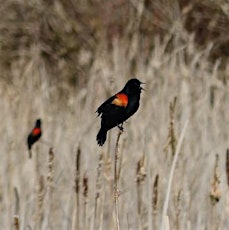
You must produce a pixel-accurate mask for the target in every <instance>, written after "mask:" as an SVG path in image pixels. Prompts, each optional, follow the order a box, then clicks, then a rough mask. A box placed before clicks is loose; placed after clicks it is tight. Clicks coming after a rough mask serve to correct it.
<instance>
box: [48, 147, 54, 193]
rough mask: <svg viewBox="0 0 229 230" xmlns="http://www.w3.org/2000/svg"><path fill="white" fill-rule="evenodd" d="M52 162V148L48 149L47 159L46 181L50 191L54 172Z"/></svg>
mask: <svg viewBox="0 0 229 230" xmlns="http://www.w3.org/2000/svg"><path fill="white" fill-rule="evenodd" d="M53 161H54V152H53V148H50V149H49V158H48V176H47V181H48V183H49V188H50V189H51V190H52V186H53V185H52V183H53V177H54V170H53Z"/></svg>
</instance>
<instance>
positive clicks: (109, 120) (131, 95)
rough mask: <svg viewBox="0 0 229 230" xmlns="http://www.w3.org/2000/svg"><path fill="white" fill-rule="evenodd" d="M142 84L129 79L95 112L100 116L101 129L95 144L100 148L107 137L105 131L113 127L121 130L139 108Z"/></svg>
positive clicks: (136, 80)
mask: <svg viewBox="0 0 229 230" xmlns="http://www.w3.org/2000/svg"><path fill="white" fill-rule="evenodd" d="M141 84H143V83H142V82H140V81H139V80H138V79H135V78H134V79H130V80H129V81H128V82H127V83H126V85H125V86H124V88H123V89H122V90H121V91H120V92H119V93H117V94H115V95H114V96H112V97H110V98H109V99H108V100H106V101H105V102H104V103H103V104H102V105H101V106H100V107H99V108H98V110H97V111H96V112H97V113H98V116H99V115H100V114H102V115H101V128H100V130H99V132H98V134H97V138H96V140H97V143H98V145H99V146H102V145H103V144H104V143H105V141H106V137H107V131H108V130H109V129H112V128H113V127H115V126H118V127H119V128H120V129H123V128H122V124H123V122H124V121H126V120H127V119H128V118H129V117H130V116H132V115H133V114H134V113H135V112H136V111H137V110H138V107H139V100H140V94H141V90H142V89H143V88H142V87H141Z"/></svg>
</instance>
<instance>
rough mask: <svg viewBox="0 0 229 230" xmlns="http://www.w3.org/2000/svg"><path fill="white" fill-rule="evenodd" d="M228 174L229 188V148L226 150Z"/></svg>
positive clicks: (228, 182) (228, 183)
mask: <svg viewBox="0 0 229 230" xmlns="http://www.w3.org/2000/svg"><path fill="white" fill-rule="evenodd" d="M226 175H227V185H228V188H229V149H227V152H226Z"/></svg>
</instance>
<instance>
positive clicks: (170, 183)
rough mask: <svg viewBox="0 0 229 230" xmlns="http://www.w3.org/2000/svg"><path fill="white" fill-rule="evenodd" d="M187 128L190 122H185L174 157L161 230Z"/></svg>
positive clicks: (162, 225)
mask: <svg viewBox="0 0 229 230" xmlns="http://www.w3.org/2000/svg"><path fill="white" fill-rule="evenodd" d="M187 126H188V120H187V121H186V122H185V125H184V128H183V130H182V132H181V135H180V138H179V140H178V144H177V148H176V152H175V155H174V158H173V162H172V167H171V171H170V174H169V182H168V188H167V192H166V197H165V202H164V206H163V211H162V222H161V230H164V229H165V221H164V220H165V218H166V216H167V209H168V205H169V197H170V192H171V187H172V180H173V175H174V171H175V166H176V162H177V159H178V155H179V153H180V149H181V144H182V142H183V139H184V135H185V131H186V128H187Z"/></svg>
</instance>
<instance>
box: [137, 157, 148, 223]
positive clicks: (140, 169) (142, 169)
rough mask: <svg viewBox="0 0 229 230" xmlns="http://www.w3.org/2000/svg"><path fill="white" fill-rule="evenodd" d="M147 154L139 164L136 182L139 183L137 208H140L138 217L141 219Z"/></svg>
mask: <svg viewBox="0 0 229 230" xmlns="http://www.w3.org/2000/svg"><path fill="white" fill-rule="evenodd" d="M145 159H146V158H145V154H143V156H142V157H141V159H140V160H139V161H138V163H137V169H136V182H137V197H138V198H137V199H138V202H137V206H138V216H139V218H140V219H141V190H142V189H141V187H142V186H141V185H142V183H143V182H144V180H145V177H146V169H145Z"/></svg>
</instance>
